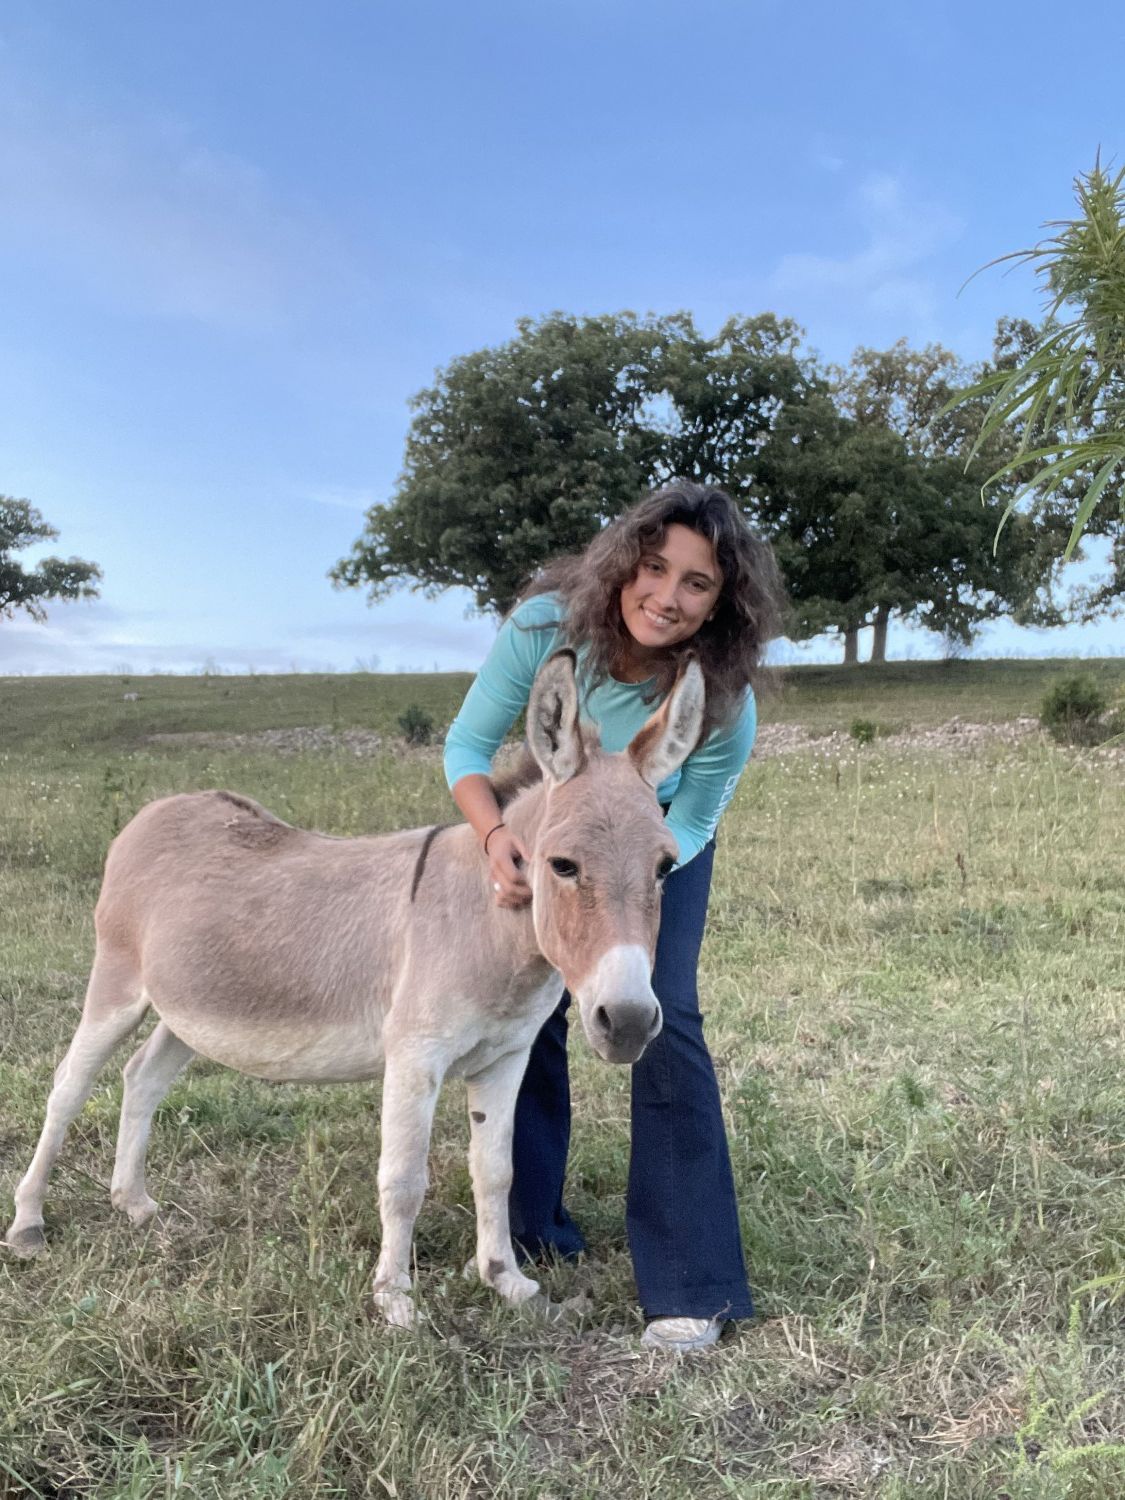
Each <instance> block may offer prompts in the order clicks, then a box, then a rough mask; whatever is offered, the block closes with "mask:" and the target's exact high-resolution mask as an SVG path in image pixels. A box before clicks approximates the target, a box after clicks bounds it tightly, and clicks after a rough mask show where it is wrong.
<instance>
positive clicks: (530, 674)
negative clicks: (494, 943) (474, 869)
mask: <svg viewBox="0 0 1125 1500" xmlns="http://www.w3.org/2000/svg"><path fill="white" fill-rule="evenodd" d="M558 626H559V609H558V603H557V601H556V600H555V599H553V598H552V597H551V596H550V595H540V596H538V597H536V598H533V599H529V600H526V601H525V602H524V603H523V604H521V605H519V606H517V608H516V609H515V610H514V611H513V612H512V614H511V616H510V617H509V618H508V619H507V620H505V622H504V624H503V625H502V626H501V627H500V633H499V634H498V635H497V637H496V640H495V641H494V642H493V645H492V649H491V651H490V652H489V653H488V656H487V657H486V658H485V661H484V663H483V665H482V666H481V669H480V671H479V672H478V673H477V675H476V678H475V680H474V682H473V685H472V686H471V687H470V689H469V691H468V693H466V695H465V700H464V702H463V703H462V704H461V708H460V710H459V711H458V714H457V717H456V718H455V719H454V720H453V723H452V724H451V725H450V726H449V733H448V734H447V735H446V738H445V775H446V780H447V781H448V783H449V787H450V790H451V791H452V793H453V800H454V802H456V804H457V806H458V807H459V808H460V809H461V811H462V812H463V813H464V815H465V817H466V819H467V820H468V822H469V823H470V824H471V826H472V828H473V830H474V832H475V833H476V835H477V838H478V839H479V840H480V842H481V844H482V846H483V844H484V843H485V840H487V841H488V851H487V852H488V864H489V871H490V875H491V879H492V883H493V886H494V887H495V886H499V890H498V891H497V893H496V899H497V903H498V905H500V906H512V907H515V906H524V905H526V904H527V902H528V901H530V900H531V889H530V887H529V886H528V883H527V880H526V877H525V874H524V869H521V866H523V867H524V868H526V863H527V851H526V849H524V847H523V845H522V844H521V843H520V841H519V840H518V839H517V838H516V837H515V835H514V834H513V833H512V832H511V830H510V829H508V828H507V827H506V826H505V824H504V820H503V814H502V813H501V811H500V808H499V807H498V805H497V802H496V797H495V795H494V794H493V791H492V783H491V781H490V780H489V775H490V772H491V770H492V757H493V756H494V755H495V754H496V751H497V750H498V749H499V748H500V745H501V744H502V742H503V739H504V736H505V735H506V734H507V732H508V730H509V729H510V728H511V727H512V724H513V723H514V722H515V720H516V717H517V716H518V715H519V714H520V713H521V712H522V711H523V709H525V708H526V707H527V700H528V697H529V696H530V693H531V686H532V683H533V682H534V681H535V674H536V672H537V671H538V670H539V667H540V665H541V664H542V662H543V661H544V660H545V659H546V658H547V656H549V655H550V653H551V651H553V650H554V648H555V646H556V645H557V644H558V635H559V630H558ZM529 627H530V628H529Z"/></svg>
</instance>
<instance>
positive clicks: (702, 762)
mask: <svg viewBox="0 0 1125 1500" xmlns="http://www.w3.org/2000/svg"><path fill="white" fill-rule="evenodd" d="M757 729H758V715H757V709H756V707H755V703H754V695H753V693H751V692H747V695H746V702H745V703H744V705H743V708H742V712H741V713H740V714H739V716H738V718H737V719H736V720H735V722H734V723H733V724H732V725H730V726H728V727H726V728H722V729H716V730H714V731H713V732H712V733H711V734H709V735H708V736H707V738H706V739H705V740H704V742H703V744H702V745H700V747H699V748H698V750H693V751H692V753H691V754H690V755H689V756H688V758H687V760H686V761H684V765H683V770H682V771H681V773H680V784H679V786H678V787H677V788H676V792H675V795H674V796H673V798H672V801H671V803H670V804H669V807H668V817H667V827H668V831H669V832H670V833H671V834H672V835H673V837H674V838H675V840H676V843H677V844H678V845H679V846H680V858H679V863H680V864H681V865H686V864H687V863H688V861H689V860H692V859H694V858H695V856H696V855H697V854H698V853H699V851H700V850H701V849H702V848H703V847H704V845H705V844H707V842H708V841H709V840H710V838H711V836H712V834H713V833H714V832H715V829H716V827H717V825H718V822H719V819H720V817H721V816H722V814H723V810H724V809H725V807H726V805H727V803H728V802H729V801H730V799H731V798H732V797H733V796H734V792H735V788H736V787H737V786H738V781H739V777H740V776H741V775H742V772H743V771H744V770H745V768H746V762H747V761H748V760H749V759H750V752H751V750H752V749H753V748H754V737H755V735H756V733H757Z"/></svg>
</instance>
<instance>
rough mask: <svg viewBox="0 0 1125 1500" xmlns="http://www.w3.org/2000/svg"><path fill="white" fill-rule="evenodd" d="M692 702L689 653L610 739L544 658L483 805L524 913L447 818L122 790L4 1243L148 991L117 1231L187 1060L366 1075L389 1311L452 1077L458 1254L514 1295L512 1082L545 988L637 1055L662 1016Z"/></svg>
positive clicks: (18, 1228)
mask: <svg viewBox="0 0 1125 1500" xmlns="http://www.w3.org/2000/svg"><path fill="white" fill-rule="evenodd" d="M702 716H703V676H702V673H701V671H700V669H699V667H698V665H696V664H695V663H694V662H692V663H689V665H688V666H687V667H686V668H685V670H684V671H683V672H682V673H681V675H680V678H679V680H678V681H677V683H676V685H675V687H674V688H673V690H672V692H671V693H670V694H669V695H668V697H667V699H666V700H665V702H664V703H663V705H662V706H661V708H660V709H659V710H658V711H657V712H656V713H654V714H653V716H652V717H651V718H650V719H649V721H648V722H647V723H646V724H645V725H644V727H643V728H642V729H641V730H640V731H639V733H638V734H637V735H636V737H635V738H634V740H633V741H632V743H631V744H630V745H629V746H628V748H627V749H626V750H625V751H624V752H622V753H621V754H616V755H611V754H608V753H606V752H605V751H604V750H602V749H601V747H600V745H599V743H598V738H597V734H596V731H594V730H592V729H591V728H590V727H589V726H588V725H581V724H580V722H579V703H578V691H577V687H576V682H575V657H574V654H573V653H572V652H570V651H560V652H557V653H555V655H554V656H552V657H551V658H550V659H549V660H548V661H547V662H546V663H545V664H544V666H543V668H542V669H541V671H540V672H539V675H538V676H537V678H536V680H535V683H534V686H533V688H532V692H531V696H530V701H529V704H528V713H527V724H528V742H529V747H530V751H531V755H532V757H533V758H534V761H535V762H536V763H537V774H536V775H535V779H534V783H533V784H531V785H528V786H525V787H524V788H523V789H522V790H519V791H518V792H517V793H516V795H515V796H514V799H513V800H512V801H511V803H510V804H509V805H508V806H507V807H506V809H505V817H506V821H507V822H508V824H509V826H510V827H511V828H512V829H513V831H514V832H515V833H516V834H517V835H518V837H519V838H520V839H521V840H522V842H523V843H524V846H525V847H526V848H527V849H528V850H529V851H530V859H529V868H528V872H527V873H528V879H529V882H530V885H531V889H532V893H533V899H532V903H531V908H530V911H529V910H528V909H527V908H524V909H523V910H521V911H515V910H510V909H502V908H500V907H498V906H497V905H496V903H495V901H494V899H493V893H492V890H491V888H490V883H489V875H488V866H487V861H486V860H485V858H484V857H483V855H482V853H481V850H480V847H479V844H478V842H477V839H476V837H475V835H474V834H473V831H472V829H471V828H469V827H468V826H467V825H465V824H461V825H456V826H453V827H449V828H444V829H441V828H439V829H415V830H412V831H410V832H404V833H393V834H387V835H379V836H366V837H360V838H331V837H327V836H325V835H323V834H318V833H310V832H305V831H304V830H301V829H298V828H294V827H292V826H291V825H290V824H288V823H283V822H282V821H281V820H280V819H279V818H275V817H274V816H273V815H272V814H271V813H269V812H267V811H266V810H265V808H263V807H261V806H259V805H258V804H257V803H256V802H252V801H250V799H248V798H246V797H240V796H236V795H234V794H233V793H230V792H214V791H213V792H199V793H194V794H191V795H183V796H173V797H166V798H163V799H161V800H160V801H157V802H152V803H150V804H149V805H148V806H147V807H144V808H142V809H141V811H140V812H139V813H138V814H137V815H136V817H135V818H133V819H132V821H131V822H130V823H129V824H128V825H127V826H126V827H125V828H124V829H123V830H122V832H121V833H120V834H119V835H118V837H117V838H116V839H115V840H114V843H113V844H112V846H111V848H110V851H109V856H108V858H107V860H106V869H105V879H104V882H103V884H102V890H101V895H100V897H99V900H98V904H97V909H96V912H95V927H96V932H97V949H96V954H95V958H94V965H93V970H92V972H91V975H90V982H89V986H88V989H87V992H86V1001H85V1006H84V1008H83V1012H82V1019H81V1021H80V1023H79V1026H78V1030H77V1031H76V1033H75V1035H74V1039H73V1041H72V1042H71V1045H70V1049H69V1051H68V1052H67V1054H66V1056H65V1057H64V1058H63V1060H62V1062H61V1064H60V1065H59V1067H58V1070H57V1072H56V1074H55V1080H54V1087H53V1088H52V1090H51V1094H50V1098H49V1100H48V1103H47V1113H46V1121H45V1123H44V1126H43V1131H42V1134H41V1136H40V1139H39V1144H38V1147H37V1149H36V1151H35V1155H34V1157H33V1159H32V1162H31V1165H30V1167H29V1168H28V1171H27V1174H26V1175H25V1176H24V1178H23V1180H22V1181H21V1182H20V1184H19V1186H18V1187H17V1189H16V1193H15V1206H16V1213H15V1219H14V1220H13V1222H12V1224H11V1227H10V1228H9V1230H8V1232H7V1243H8V1245H9V1246H10V1247H11V1248H12V1249H13V1250H14V1251H16V1252H17V1253H18V1254H20V1255H34V1254H35V1253H37V1252H38V1251H39V1250H41V1249H42V1248H43V1247H44V1245H45V1238H44V1233H43V1198H44V1194H45V1192H46V1186H47V1176H48V1173H49V1171H50V1168H51V1165H52V1163H53V1162H54V1160H55V1158H56V1156H57V1155H58V1153H59V1150H60V1148H61V1146H62V1143H63V1138H64V1136H65V1133H66V1130H67V1127H68V1125H69V1124H70V1122H71V1121H72V1120H73V1119H74V1118H75V1116H76V1115H77V1114H78V1113H79V1111H80V1110H81V1108H82V1106H83V1104H84V1103H85V1101H86V1099H87V1098H88V1097H89V1094H90V1091H91V1089H92V1087H93V1083H94V1079H95V1076H96V1074H97V1073H98V1071H99V1070H100V1068H101V1067H102V1065H103V1064H104V1063H105V1062H106V1060H107V1059H108V1058H109V1056H110V1054H111V1053H112V1052H113V1050H114V1048H115V1047H116V1046H117V1045H118V1043H119V1042H121V1041H122V1040H123V1039H124V1038H125V1037H126V1036H127V1035H128V1034H129V1033H130V1032H132V1031H133V1030H134V1029H135V1028H136V1026H137V1025H138V1024H139V1023H140V1021H141V1018H142V1017H143V1016H144V1014H145V1013H146V1011H147V1010H148V1009H149V1007H150V1006H151V1007H152V1009H153V1010H154V1011H155V1012H156V1014H157V1016H158V1018H159V1020H158V1024H157V1025H156V1027H155V1028H154V1030H153V1031H152V1033H151V1034H150V1036H149V1037H148V1039H147V1040H146V1041H145V1042H144V1044H143V1045H142V1046H141V1047H140V1048H139V1049H138V1050H137V1051H136V1052H135V1053H134V1055H133V1056H132V1057H131V1058H130V1060H129V1061H128V1063H127V1064H126V1066H125V1090H124V1097H123V1099H122V1105H121V1119H120V1127H119V1132H118V1138H117V1155H116V1160H115V1164H114V1169H113V1178H112V1183H111V1200H112V1202H113V1205H114V1207H115V1208H117V1209H119V1210H120V1211H121V1212H123V1213H124V1214H126V1215H127V1216H128V1217H129V1219H130V1220H131V1221H132V1222H133V1223H134V1224H143V1223H145V1222H146V1220H148V1219H149V1218H151V1217H152V1215H153V1214H154V1213H155V1212H156V1210H157V1205H156V1203H155V1202H154V1200H153V1199H152V1198H151V1197H150V1196H149V1193H148V1190H147V1188H146V1185H145V1165H144V1164H145V1150H146V1147H147V1144H148V1135H149V1128H150V1125H151V1122H152V1116H153V1112H154V1111H155V1109H156V1107H157V1105H158V1104H159V1102H160V1100H161V1099H162V1098H163V1097H164V1095H165V1094H166V1093H167V1091H168V1089H169V1088H170V1087H171V1085H172V1082H173V1080H174V1079H175V1078H176V1076H177V1074H179V1072H180V1071H181V1069H182V1068H184V1067H185V1066H186V1064H187V1063H188V1062H189V1061H190V1060H191V1058H192V1057H193V1056H195V1055H196V1054H198V1055H199V1056H201V1057H206V1058H211V1059H212V1060H214V1061H216V1062H220V1063H224V1064H226V1065H227V1066H228V1067H232V1068H237V1069H238V1070H239V1071H241V1072H243V1073H248V1074H251V1075H252V1076H254V1077H258V1078H267V1079H273V1080H279V1081H280V1080H287V1081H294V1082H313V1083H328V1082H347V1081H353V1080H359V1079H368V1078H373V1077H376V1076H377V1075H378V1074H379V1072H380V1071H382V1072H383V1075H384V1084H383V1106H382V1140H381V1149H380V1155H379V1174H378V1182H379V1210H380V1217H381V1221H382V1243H381V1250H380V1255H379V1261H378V1265H377V1267H376V1271H375V1279H374V1288H373V1292H374V1300H375V1303H376V1306H377V1307H378V1309H379V1310H380V1311H381V1313H382V1315H383V1317H384V1318H385V1319H386V1320H387V1321H388V1322H389V1323H392V1324H397V1325H399V1326H403V1327H405V1326H409V1324H410V1323H411V1322H412V1320H413V1302H412V1298H411V1280H410V1252H411V1241H412V1237H413V1232H414V1222H415V1219H416V1218H417V1215H418V1211H419V1208H420V1206H421V1203H422V1198H423V1195H424V1193H425V1190H426V1181H427V1178H426V1158H427V1155H428V1149H429V1139H430V1128H431V1123H432V1120H433V1113H434V1106H435V1103H436V1100H437V1095H438V1090H439V1088H440V1086H441V1083H442V1080H443V1078H444V1077H445V1076H446V1075H447V1074H450V1073H452V1074H460V1075H461V1076H463V1077H464V1078H465V1080H466V1084H467V1091H468V1107H469V1117H470V1122H471V1123H470V1147H469V1162H470V1169H471V1176H472V1183H473V1196H474V1199H475V1203H476V1214H477V1245H476V1268H477V1271H478V1272H479V1274H480V1276H481V1279H482V1280H483V1281H484V1282H485V1283H487V1284H488V1285H489V1286H491V1287H492V1288H494V1289H495V1290H496V1291H497V1292H498V1293H499V1294H500V1296H501V1297H503V1298H504V1299H506V1300H507V1301H508V1302H511V1303H520V1302H525V1301H527V1300H528V1299H529V1298H531V1297H533V1296H534V1295H535V1294H536V1293H537V1291H538V1289H539V1288H538V1283H537V1282H535V1281H533V1280H532V1279H531V1278H530V1277H528V1276H525V1275H524V1274H523V1273H522V1272H521V1271H520V1269H519V1267H518V1265H517V1263H516V1256H515V1253H514V1250H513V1247H512V1240H511V1234H510V1231H509V1225H508V1189H509V1187H510V1184H511V1177H512V1162H511V1143H512V1119H513V1114H514V1110H515V1102H516V1094H517V1092H518V1089H519V1085H520V1082H521V1080H522V1078H523V1073H524V1069H525V1067H526V1065H527V1058H528V1053H529V1051H530V1048H531V1044H532V1042H533V1041H534V1039H535V1036H536V1034H537V1032H538V1031H539V1029H540V1027H541V1026H542V1025H543V1023H544V1021H545V1020H546V1019H547V1017H548V1016H549V1015H550V1013H551V1011H552V1010H553V1009H554V1007H555V1006H556V1005H557V1004H558V1001H559V999H560V996H561V994H562V990H563V986H564V984H565V986H566V987H567V988H568V989H569V990H570V991H571V993H572V994H573V995H574V997H575V999H576V1000H577V1003H578V1010H579V1014H580V1016H581V1020H582V1026H583V1029H584V1031H585V1033H586V1037H587V1039H588V1041H589V1043H590V1045H591V1046H592V1047H593V1049H594V1051H595V1052H596V1053H597V1054H598V1055H599V1056H601V1057H602V1058H604V1059H605V1060H606V1061H607V1062H611V1063H632V1062H635V1061H636V1060H637V1058H638V1057H640V1055H641V1053H642V1052H643V1051H644V1049H645V1047H646V1046H647V1044H648V1043H649V1042H650V1041H651V1039H652V1038H653V1037H654V1036H655V1035H656V1034H657V1033H658V1032H659V1030H660V1027H661V1019H662V1018H661V1013H660V1006H659V1003H658V1001H657V999H656V996H655V994H654V993H653V990H652V985H651V982H650V981H651V973H652V961H653V956H654V951H655V944H656V933H657V927H658V924H659V918H660V890H661V882H662V881H663V879H664V877H665V876H666V875H667V874H668V873H669V872H670V871H671V869H672V867H673V864H674V861H675V857H676V853H677V849H676V844H675V841H674V840H673V839H672V837H671V836H670V835H669V833H668V832H667V830H666V829H665V827H664V822H663V819H662V816H661V812H660V808H659V806H658V804H657V800H656V796H655V790H654V789H655V788H656V787H657V786H658V785H659V784H660V782H661V781H663V780H664V779H665V778H666V777H667V776H668V775H670V774H671V772H672V771H673V770H675V768H676V767H677V766H679V765H680V763H681V762H682V761H683V760H684V759H685V757H686V756H687V755H688V754H689V752H690V751H691V750H692V749H693V748H694V746H695V743H696V741H697V739H698V737H699V734H700V729H701V724H702ZM533 769H534V768H533Z"/></svg>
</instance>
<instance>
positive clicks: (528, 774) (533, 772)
mask: <svg viewBox="0 0 1125 1500" xmlns="http://www.w3.org/2000/svg"><path fill="white" fill-rule="evenodd" d="M581 735H582V746H583V749H584V750H585V751H586V754H587V755H592V754H593V753H594V752H595V751H596V750H598V749H600V748H601V735H600V734H599V733H598V729H597V725H595V724H589V723H587V722H586V721H585V720H583V722H582V725H581ZM488 779H489V781H491V783H492V794H493V796H494V797H495V798H496V802H497V805H498V806H499V808H500V811H501V812H503V811H504V809H505V808H506V807H510V806H511V805H512V803H513V802H514V801H515V800H516V798H517V797H518V796H519V795H520V793H521V792H526V791H527V790H528V789H529V788H530V787H533V786H538V785H539V783H540V782H541V781H542V780H543V772H542V771H541V770H540V769H539V762H538V761H537V760H536V759H535V757H534V755H532V753H531V750H530V748H529V746H528V745H527V743H526V742H525V743H524V744H523V745H521V746H520V749H519V752H518V753H517V755H516V758H515V760H513V761H512V763H511V764H510V765H507V766H504V767H503V768H502V769H501V770H499V771H497V770H495V769H494V770H493V772H492V775H491V776H490V777H489V778H488Z"/></svg>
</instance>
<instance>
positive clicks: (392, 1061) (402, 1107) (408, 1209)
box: [373, 1052, 444, 1328]
mask: <svg viewBox="0 0 1125 1500" xmlns="http://www.w3.org/2000/svg"><path fill="white" fill-rule="evenodd" d="M441 1071H442V1072H443V1071H444V1069H443V1070H441ZM440 1087H441V1072H439V1070H438V1069H437V1068H435V1067H432V1066H431V1067H427V1066H426V1064H425V1062H424V1061H423V1060H420V1059H418V1058H417V1057H414V1056H412V1057H402V1056H399V1057H396V1056H395V1055H394V1054H393V1053H390V1052H389V1053H388V1055H387V1063H386V1073H385V1075H384V1079H383V1119H382V1143H381V1147H380V1151H379V1216H380V1219H381V1220H382V1228H383V1239H382V1245H381V1247H380V1250H379V1263H378V1265H377V1266H376V1267H375V1285H374V1289H373V1290H374V1295H375V1306H376V1307H377V1308H379V1310H380V1311H381V1312H382V1314H383V1316H384V1318H386V1320H387V1322H388V1323H393V1324H395V1325H396V1326H397V1327H399V1328H409V1327H410V1325H411V1323H413V1321H414V1303H413V1301H412V1300H411V1297H410V1288H411V1281H410V1247H411V1242H412V1240H413V1238H414V1221H415V1219H417V1217H418V1210H419V1209H420V1208H421V1206H422V1199H423V1198H424V1197H425V1195H426V1184H427V1174H426V1158H427V1156H428V1155H429V1150H430V1128H431V1126H432V1125H433V1119H434V1106H435V1105H436V1104H437V1096H438V1089H439V1088H440Z"/></svg>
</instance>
